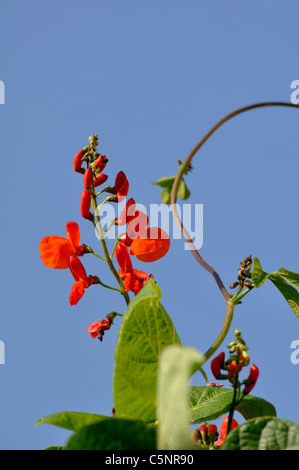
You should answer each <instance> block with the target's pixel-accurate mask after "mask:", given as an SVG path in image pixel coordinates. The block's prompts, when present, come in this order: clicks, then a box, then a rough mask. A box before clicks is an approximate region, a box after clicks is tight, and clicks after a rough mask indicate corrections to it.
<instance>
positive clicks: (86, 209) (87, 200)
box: [80, 189, 93, 220]
mask: <svg viewBox="0 0 299 470" xmlns="http://www.w3.org/2000/svg"><path fill="white" fill-rule="evenodd" d="M90 206H91V194H90V192H89V191H88V189H84V191H83V192H82V195H81V205H80V211H81V215H82V217H84V219H88V220H93V215H92V213H91V212H90Z"/></svg>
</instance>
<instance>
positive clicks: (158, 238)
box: [130, 227, 170, 263]
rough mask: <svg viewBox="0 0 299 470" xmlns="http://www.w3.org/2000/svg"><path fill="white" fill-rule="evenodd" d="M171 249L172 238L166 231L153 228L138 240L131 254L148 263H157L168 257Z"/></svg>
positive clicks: (131, 248)
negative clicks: (167, 254)
mask: <svg viewBox="0 0 299 470" xmlns="http://www.w3.org/2000/svg"><path fill="white" fill-rule="evenodd" d="M169 247H170V238H169V236H168V234H167V233H166V232H164V230H162V229H160V228H157V227H151V228H148V229H146V230H145V231H144V232H143V233H141V234H140V236H139V237H138V238H136V239H135V240H134V241H133V243H132V245H131V247H130V254H131V255H135V256H136V258H137V259H139V260H140V261H144V262H146V263H149V262H152V261H157V260H158V259H160V258H162V257H163V256H165V255H166V253H167V252H168V250H169Z"/></svg>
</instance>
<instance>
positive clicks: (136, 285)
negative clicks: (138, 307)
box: [115, 242, 150, 295]
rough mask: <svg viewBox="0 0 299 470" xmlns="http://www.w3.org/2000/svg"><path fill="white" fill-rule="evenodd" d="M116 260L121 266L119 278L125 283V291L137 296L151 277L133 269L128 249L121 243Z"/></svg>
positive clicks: (116, 251)
mask: <svg viewBox="0 0 299 470" xmlns="http://www.w3.org/2000/svg"><path fill="white" fill-rule="evenodd" d="M115 254H116V259H117V262H118V264H119V266H120V268H119V270H118V274H119V277H120V278H121V279H122V280H123V281H124V288H125V290H126V291H127V292H128V291H132V292H133V293H134V294H135V295H137V294H138V292H139V291H140V290H141V289H142V287H143V286H144V285H145V284H146V283H147V281H148V280H149V277H150V276H149V275H148V274H147V273H145V272H143V271H139V270H138V269H133V266H132V261H131V258H130V255H129V252H128V248H127V247H126V245H124V244H123V243H121V242H119V243H118V245H117V247H116V250H115Z"/></svg>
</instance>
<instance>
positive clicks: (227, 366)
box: [211, 351, 259, 394]
mask: <svg viewBox="0 0 299 470" xmlns="http://www.w3.org/2000/svg"><path fill="white" fill-rule="evenodd" d="M236 353H237V356H236V357H237V360H236V359H234V358H231V359H228V360H227V361H225V353H224V352H221V353H220V354H218V356H216V357H215V358H214V359H213V360H212V361H211V371H212V374H213V375H214V377H215V379H221V380H224V379H230V380H231V381H232V382H233V380H234V377H235V374H236V373H239V372H240V371H241V370H242V368H243V366H245V367H246V366H247V365H248V364H249V355H248V353H247V352H243V353H240V352H238V351H236ZM221 369H222V370H223V371H224V372H226V373H221ZM258 376H259V369H258V367H257V366H256V365H254V364H253V365H252V366H251V368H250V373H249V376H248V377H247V379H245V380H244V381H243V382H242V384H244V385H245V387H244V390H243V393H244V394H247V393H250V392H251V390H252V389H253V388H254V386H255V384H256V382H257V379H258ZM242 384H241V385H242Z"/></svg>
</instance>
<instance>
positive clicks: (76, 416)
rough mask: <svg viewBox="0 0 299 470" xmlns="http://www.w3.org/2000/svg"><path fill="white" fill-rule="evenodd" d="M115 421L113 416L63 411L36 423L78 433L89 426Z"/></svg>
mask: <svg viewBox="0 0 299 470" xmlns="http://www.w3.org/2000/svg"><path fill="white" fill-rule="evenodd" d="M106 419H113V418H112V416H111V417H110V416H103V415H97V414H91V413H81V412H78V411H61V412H60V413H53V414H51V415H48V416H44V417H42V418H40V419H38V420H37V421H36V423H35V424H53V425H54V426H59V427H60V428H64V429H69V430H70V431H78V430H79V429H80V428H82V427H84V426H87V425H88V424H91V423H95V422H98V421H103V420H106Z"/></svg>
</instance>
